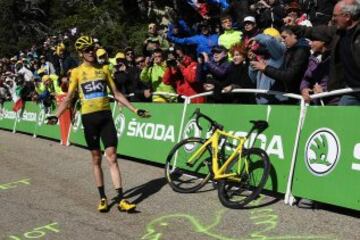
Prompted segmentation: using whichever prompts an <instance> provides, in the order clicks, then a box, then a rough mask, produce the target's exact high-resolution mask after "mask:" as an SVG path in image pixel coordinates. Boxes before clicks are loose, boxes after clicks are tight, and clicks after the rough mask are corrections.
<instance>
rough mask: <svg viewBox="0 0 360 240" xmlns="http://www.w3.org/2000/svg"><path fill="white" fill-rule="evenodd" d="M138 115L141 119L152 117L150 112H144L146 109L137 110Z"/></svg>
mask: <svg viewBox="0 0 360 240" xmlns="http://www.w3.org/2000/svg"><path fill="white" fill-rule="evenodd" d="M136 115H138V116H139V117H141V118H149V117H151V114H150V112H148V111H146V110H144V109H138V110H136Z"/></svg>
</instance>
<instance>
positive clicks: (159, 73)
mask: <svg viewBox="0 0 360 240" xmlns="http://www.w3.org/2000/svg"><path fill="white" fill-rule="evenodd" d="M165 69H166V63H165V62H164V57H163V51H162V50H161V49H160V48H157V49H155V50H154V52H153V54H152V56H151V57H147V58H146V59H145V67H144V68H143V70H142V71H141V73H140V80H141V81H143V82H145V83H149V84H150V85H151V90H152V92H162V93H169V94H173V93H176V92H175V90H174V88H173V87H172V86H170V85H166V84H164V83H163V76H164V73H165ZM152 101H153V102H158V103H167V102H175V101H176V98H174V97H173V96H170V95H166V94H164V95H158V94H155V95H153V96H152Z"/></svg>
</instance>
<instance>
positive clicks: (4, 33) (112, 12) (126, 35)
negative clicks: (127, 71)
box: [0, 0, 146, 56]
mask: <svg viewBox="0 0 360 240" xmlns="http://www.w3.org/2000/svg"><path fill="white" fill-rule="evenodd" d="M29 2H30V3H29ZM134 3H136V1H125V0H123V1H119V0H93V1H85V0H72V1H58V0H33V1H25V0H6V1H0V11H1V13H2V14H1V17H0V56H12V55H15V54H17V53H18V51H19V50H24V49H27V48H30V47H31V45H32V44H33V43H37V44H38V45H39V44H41V43H42V42H43V41H44V40H45V38H46V37H47V36H49V35H53V34H58V33H63V32H65V31H68V30H69V29H71V28H74V27H77V29H78V30H79V32H81V33H85V34H90V35H92V36H94V37H96V38H98V39H99V40H100V42H101V43H102V44H103V45H104V46H106V47H107V48H109V49H110V50H113V51H118V50H119V49H123V48H124V47H126V46H132V47H134V48H135V49H137V50H138V51H140V50H141V44H142V42H143V40H144V39H145V35H146V19H145V18H143V17H138V16H141V14H140V13H139V10H138V9H137V8H136V6H134ZM125 9H126V11H125Z"/></svg>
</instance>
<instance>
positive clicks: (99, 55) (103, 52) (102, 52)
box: [96, 48, 106, 57]
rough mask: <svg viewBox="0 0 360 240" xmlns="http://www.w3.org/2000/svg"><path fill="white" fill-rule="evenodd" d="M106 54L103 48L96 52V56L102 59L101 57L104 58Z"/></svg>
mask: <svg viewBox="0 0 360 240" xmlns="http://www.w3.org/2000/svg"><path fill="white" fill-rule="evenodd" d="M105 54H106V50H105V49H103V48H99V49H98V50H96V56H97V57H101V56H103V55H105Z"/></svg>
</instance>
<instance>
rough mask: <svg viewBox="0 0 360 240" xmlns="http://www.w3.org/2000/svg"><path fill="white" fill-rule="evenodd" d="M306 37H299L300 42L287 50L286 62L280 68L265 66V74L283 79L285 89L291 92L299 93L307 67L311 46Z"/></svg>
mask: <svg viewBox="0 0 360 240" xmlns="http://www.w3.org/2000/svg"><path fill="white" fill-rule="evenodd" d="M304 41H305V39H299V42H298V43H297V44H296V45H295V46H294V47H292V48H289V49H287V51H286V52H285V59H284V63H283V65H282V66H281V68H280V69H277V68H274V67H272V66H267V67H266V68H265V72H264V73H265V75H267V76H269V77H271V78H273V79H275V80H277V81H282V82H283V83H284V85H285V90H286V91H287V92H290V93H299V88H300V83H301V80H302V78H303V76H304V73H305V71H306V69H307V66H308V62H309V56H310V48H309V46H308V45H307V43H305V42H304Z"/></svg>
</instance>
